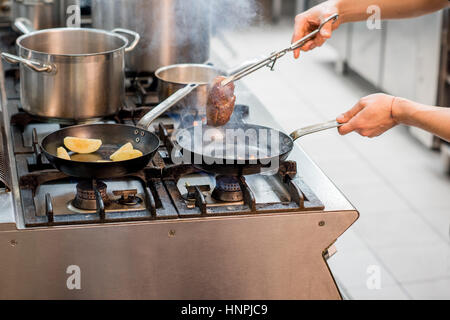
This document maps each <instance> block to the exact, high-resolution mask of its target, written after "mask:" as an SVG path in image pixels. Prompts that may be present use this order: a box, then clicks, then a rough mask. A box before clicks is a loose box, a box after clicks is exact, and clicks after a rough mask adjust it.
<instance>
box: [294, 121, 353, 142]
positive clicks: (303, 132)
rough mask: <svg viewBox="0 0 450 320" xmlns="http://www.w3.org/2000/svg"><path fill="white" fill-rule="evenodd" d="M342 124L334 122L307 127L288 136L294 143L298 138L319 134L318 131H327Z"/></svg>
mask: <svg viewBox="0 0 450 320" xmlns="http://www.w3.org/2000/svg"><path fill="white" fill-rule="evenodd" d="M343 124H344V123H339V122H337V121H336V120H332V121H328V122H324V123H319V124H315V125H312V126H308V127H304V128H301V129H298V130H295V131H294V132H292V133H291V134H290V137H291V138H292V140H294V141H295V140H297V139H298V138H300V137H303V136H306V135H307V134H311V133H315V132H319V131H323V130H327V129H331V128H337V127H340V126H342V125H343Z"/></svg>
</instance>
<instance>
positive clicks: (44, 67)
mask: <svg viewBox="0 0 450 320" xmlns="http://www.w3.org/2000/svg"><path fill="white" fill-rule="evenodd" d="M1 56H2V58H3V59H5V60H6V62H8V63H12V64H15V63H22V64H24V65H26V66H27V67H28V68H30V69H32V70H34V71H36V72H47V73H52V72H55V71H56V66H54V65H50V64H45V63H42V62H39V61H34V60H29V59H25V58H22V57H19V56H15V55H13V54H10V53H6V52H2V53H1Z"/></svg>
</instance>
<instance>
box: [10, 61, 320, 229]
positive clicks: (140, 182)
mask: <svg viewBox="0 0 450 320" xmlns="http://www.w3.org/2000/svg"><path fill="white" fill-rule="evenodd" d="M16 73H17V70H9V71H8V72H7V73H6V77H5V80H6V83H8V82H11V85H9V86H7V88H8V89H7V92H6V94H7V97H14V98H12V99H8V102H9V104H8V107H9V114H10V115H11V119H10V123H11V130H12V140H13V149H14V159H15V162H16V166H17V172H18V177H19V187H20V195H21V204H22V210H23V213H24V222H25V226H26V227H37V226H53V225H68V224H86V223H109V222H123V221H141V220H143V221H145V220H152V219H177V218H190V217H210V216H211V217H212V216H223V215H229V216H234V215H248V214H259V213H264V212H303V211H307V210H322V209H323V208H324V207H323V204H322V203H321V202H320V200H319V199H318V198H317V197H316V196H315V195H314V193H313V192H312V191H311V190H310V189H309V188H308V186H307V185H306V184H305V183H304V182H303V181H301V180H300V181H298V182H294V181H293V180H292V177H293V176H295V175H296V172H297V166H296V163H295V162H294V161H288V162H285V163H283V164H282V165H281V168H280V170H279V171H278V172H276V173H273V174H271V175H252V176H242V177H227V176H216V175H213V174H209V173H206V172H202V171H200V170H198V169H196V168H195V167H193V166H191V165H185V164H174V163H173V162H172V159H171V157H170V155H171V154H172V149H173V148H174V145H173V142H172V141H173V140H172V139H173V137H172V134H173V132H175V130H176V128H178V127H179V126H180V125H181V124H184V125H186V124H193V123H195V122H201V121H204V119H205V114H202V112H201V111H199V110H197V109H194V108H192V109H191V111H192V112H188V113H186V112H181V111H182V110H177V109H176V108H175V109H174V110H172V111H171V113H169V114H167V115H165V116H163V117H162V118H161V119H159V120H158V121H156V123H155V125H154V126H153V128H151V129H150V130H151V131H154V132H156V133H157V134H158V136H159V137H160V140H161V141H162V143H161V146H160V147H159V150H158V152H157V154H156V156H155V157H154V159H153V160H152V162H151V163H150V164H149V165H148V166H147V167H146V168H145V169H144V170H141V171H139V172H136V173H134V174H131V175H128V176H125V177H121V178H117V179H111V180H103V181H100V180H94V181H89V180H82V179H81V180H80V179H76V178H73V177H69V176H66V175H65V174H64V173H61V172H59V171H58V170H56V169H54V168H53V167H52V166H51V165H50V164H49V163H48V161H47V159H46V158H45V157H44V156H43V155H42V154H41V152H40V148H39V142H40V140H41V139H42V138H43V137H44V136H45V135H46V134H48V133H51V132H52V131H55V130H58V129H59V128H60V127H61V125H60V124H54V123H53V124H52V123H50V124H49V123H42V122H39V121H37V120H36V119H33V117H31V116H30V115H28V114H26V113H25V112H23V111H21V110H20V102H19V100H17V97H18V93H17V88H18V86H17V84H15V85H12V82H15V81H16V79H17V77H16ZM127 80H128V81H127V82H128V83H129V84H130V85H129V86H128V89H127V98H128V99H127V106H126V107H125V108H124V109H123V110H121V111H120V112H119V113H118V114H117V115H116V116H115V117H112V118H110V119H103V120H102V121H101V122H109V123H125V124H132V125H133V124H135V123H136V121H138V120H139V119H140V116H141V115H142V114H143V113H144V112H146V111H148V110H150V109H151V108H152V107H153V106H154V105H155V104H156V103H157V102H158V98H157V96H156V95H155V94H156V91H154V90H152V87H153V88H154V86H152V85H151V83H152V78H151V76H149V77H142V76H140V77H135V76H132V77H129V78H128V79H127ZM248 113H249V106H245V105H237V106H236V114H237V115H239V117H242V116H243V115H244V116H245V115H248ZM235 116H236V115H234V117H235ZM240 119H242V118H240ZM233 121H238V120H237V119H233ZM242 121H243V120H242ZM94 186H96V187H97V188H94ZM95 189H98V190H99V192H98V193H96V192H94V190H95Z"/></svg>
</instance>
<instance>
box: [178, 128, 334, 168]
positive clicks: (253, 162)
mask: <svg viewBox="0 0 450 320" xmlns="http://www.w3.org/2000/svg"><path fill="white" fill-rule="evenodd" d="M341 125H342V124H341V123H338V122H336V121H335V120H333V121H329V122H325V123H320V124H316V125H313V126H308V127H304V128H301V129H298V130H296V131H294V132H292V133H291V134H290V135H287V134H285V133H283V132H281V131H278V130H275V129H272V128H269V127H264V126H259V125H254V124H242V123H240V124H230V123H228V124H227V125H225V126H223V127H210V126H194V127H189V128H185V129H181V130H178V131H177V132H176V134H175V142H176V145H177V147H178V148H179V149H180V150H181V152H182V154H183V159H182V160H183V161H184V162H189V163H191V164H193V165H194V166H195V167H197V168H199V169H201V170H204V171H208V172H212V173H217V174H223V175H232V176H240V175H249V174H255V173H260V172H261V171H263V170H276V169H278V167H279V165H280V163H281V162H282V161H284V160H286V158H287V157H288V156H289V154H290V152H291V151H292V149H293V147H294V141H295V140H297V139H298V138H300V137H302V136H304V135H307V134H311V133H314V132H319V131H322V130H326V129H331V128H336V127H339V126H341Z"/></svg>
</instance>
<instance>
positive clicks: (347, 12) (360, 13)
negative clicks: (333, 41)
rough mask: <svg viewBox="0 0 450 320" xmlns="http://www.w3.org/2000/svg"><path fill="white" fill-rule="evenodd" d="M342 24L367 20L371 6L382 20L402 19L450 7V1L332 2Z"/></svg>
mask: <svg viewBox="0 0 450 320" xmlns="http://www.w3.org/2000/svg"><path fill="white" fill-rule="evenodd" d="M331 2H332V3H333V2H334V5H335V6H336V8H337V10H338V13H339V16H340V17H341V19H342V22H354V21H362V20H366V19H367V18H368V17H369V16H370V15H371V14H372V13H371V12H367V8H368V7H369V6H373V5H376V6H378V7H379V8H380V9H381V18H382V19H400V18H411V17H417V16H421V15H424V14H427V13H431V12H434V11H438V10H440V9H443V8H446V7H447V6H449V1H448V0H401V1H398V0H331Z"/></svg>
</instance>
